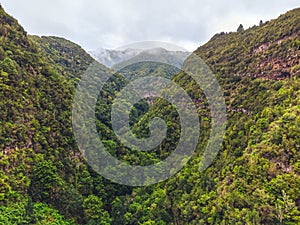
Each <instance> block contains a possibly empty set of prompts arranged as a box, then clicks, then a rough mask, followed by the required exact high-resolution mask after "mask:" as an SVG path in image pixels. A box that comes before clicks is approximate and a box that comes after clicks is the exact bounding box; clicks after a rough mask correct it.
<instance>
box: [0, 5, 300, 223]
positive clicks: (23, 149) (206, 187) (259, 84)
mask: <svg viewBox="0 0 300 225" xmlns="http://www.w3.org/2000/svg"><path fill="white" fill-rule="evenodd" d="M299 21H300V9H295V10H292V11H290V12H288V13H286V14H284V15H282V16H280V17H279V18H278V19H276V20H273V21H270V22H267V23H265V24H263V25H262V26H260V27H254V28H251V29H249V30H245V31H239V32H236V33H230V34H219V35H216V36H215V37H213V38H212V39H211V40H210V41H209V42H208V43H207V44H205V45H203V46H201V47H199V48H198V49H197V50H196V51H195V53H196V54H198V55H199V56H200V57H202V58H203V60H205V62H206V63H207V64H208V65H209V66H210V67H211V69H212V70H213V71H214V72H215V74H216V76H217V79H218V81H219V83H220V85H221V86H222V89H223V92H224V96H225V100H226V104H227V112H228V124H227V130H226V135H225V137H224V143H223V146H222V149H221V151H220V153H219V155H218V157H217V158H216V159H215V160H214V162H213V164H212V165H211V166H210V167H209V168H208V169H207V170H206V171H205V172H199V164H200V161H201V157H202V156H201V153H202V150H203V147H204V146H205V145H206V142H207V137H208V135H209V131H210V114H209V107H208V104H207V101H206V99H205V96H204V95H203V93H202V92H201V91H199V87H198V86H197V85H196V83H195V81H193V80H192V79H191V78H190V77H189V76H188V75H187V74H185V73H184V72H180V73H178V74H177V75H176V76H174V77H173V81H174V82H176V83H177V84H178V85H180V86H181V87H183V88H184V89H185V90H186V91H187V93H188V94H189V95H190V96H191V97H192V98H193V99H194V101H195V103H196V106H197V110H198V112H199V117H200V121H201V124H200V126H201V128H202V129H201V139H200V143H199V145H198V147H197V150H196V152H195V154H194V156H193V157H192V159H191V161H190V162H189V163H188V165H187V166H185V167H184V168H183V170H181V171H180V172H179V173H177V174H176V175H175V176H174V177H172V178H170V179H169V180H167V181H165V182H161V183H159V184H156V185H152V186H149V187H143V188H129V187H125V186H123V185H118V184H113V183H111V182H109V181H107V180H105V179H104V178H102V177H101V176H100V175H98V174H96V173H95V172H94V171H93V170H92V169H91V168H89V166H88V165H87V164H86V163H85V162H84V160H83V159H82V157H81V155H80V154H79V151H78V149H77V147H76V143H75V138H74V135H73V133H72V128H71V127H72V126H71V105H72V98H73V93H74V85H76V84H77V83H78V81H79V78H80V76H81V75H82V74H83V73H84V72H85V71H86V69H87V68H88V67H89V65H90V63H91V62H93V60H92V58H91V57H90V56H89V55H88V54H87V53H85V52H84V51H83V50H82V49H81V48H80V47H79V46H78V45H75V44H73V43H71V42H69V41H67V40H64V39H61V38H56V37H42V38H40V37H35V36H28V35H27V34H26V32H25V31H24V29H23V28H22V27H21V26H20V25H18V23H17V21H16V20H14V19H13V18H12V17H10V16H9V15H7V14H6V13H5V12H4V10H3V9H2V8H0V23H1V25H0V44H1V45H0V85H1V89H0V105H1V109H3V110H2V113H1V115H0V149H1V152H0V168H1V170H0V223H4V224H144V225H146V224H299V223H300V196H299V193H300V177H299V175H300V151H299V150H300V134H299V125H300V121H299V115H300V108H299V103H300V89H299V87H300V80H299V54H300V53H299V40H300V34H299ZM145 65H146V64H143V65H135V69H136V70H137V72H136V73H134V74H129V76H130V79H131V78H132V77H135V76H137V77H139V76H141V77H143V76H146V75H149V74H151V72H156V71H158V73H162V70H160V69H157V68H155V69H154V70H153V71H150V70H146V69H145ZM150 67H151V65H150ZM101 68H102V67H101ZM103 68H104V67H103ZM167 69H168V68H167ZM167 71H169V70H167ZM288 74H289V75H288ZM96 78H97V77H95V79H96ZM127 83H128V80H127V79H126V78H124V77H122V76H121V75H119V74H115V76H114V77H112V79H111V80H110V81H109V82H108V83H107V85H106V87H105V88H104V89H103V90H102V92H101V93H100V97H99V101H98V103H97V108H96V116H97V119H98V120H97V121H96V124H97V128H98V130H99V131H101V134H102V135H103V136H102V138H103V142H104V143H105V145H106V147H107V148H108V149H109V150H110V152H111V153H112V154H113V155H114V156H116V157H119V158H120V159H122V160H124V161H127V162H129V163H132V164H135V163H136V164H142V165H143V164H148V163H153V162H156V161H158V160H160V159H162V158H165V157H167V156H168V155H169V154H170V152H171V151H172V149H174V146H176V144H177V137H178V134H179V133H180V121H179V119H178V113H176V109H175V108H174V107H173V106H172V105H171V104H169V103H168V102H166V101H164V100H162V99H157V100H156V101H154V102H153V104H152V105H150V106H148V105H147V104H145V101H144V102H140V104H139V105H138V107H136V108H137V109H138V110H135V109H133V110H132V115H133V116H132V117H133V118H132V119H133V122H132V124H131V125H132V130H133V131H134V132H136V134H137V135H138V136H142V137H143V136H147V135H148V131H149V129H148V123H147V122H148V121H149V120H150V119H151V118H153V116H156V115H159V116H161V117H162V118H164V119H165V120H166V121H167V124H168V126H169V127H170V128H171V129H170V133H169V136H168V137H167V139H166V140H164V142H163V143H162V146H159V147H158V148H156V149H155V150H154V151H152V152H150V153H144V152H133V154H132V152H131V154H128V152H129V151H128V149H127V148H125V147H124V146H122V145H121V144H120V143H119V142H118V140H117V138H116V137H115V135H114V134H113V132H112V130H111V122H110V114H109V111H110V107H111V104H112V100H113V99H114V98H115V97H116V95H117V92H118V91H119V90H120V89H121V88H122V87H124V86H125V85H126V84H127ZM118 145H120V146H118ZM115 146H118V148H116V147H115Z"/></svg>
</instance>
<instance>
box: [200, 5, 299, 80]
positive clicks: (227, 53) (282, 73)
mask: <svg viewBox="0 0 300 225" xmlns="http://www.w3.org/2000/svg"><path fill="white" fill-rule="evenodd" d="M299 14H300V9H299V8H298V9H294V10H292V11H290V12H288V13H286V14H284V15H281V16H280V17H279V18H278V19H275V20H271V21H269V22H265V23H263V24H261V25H260V26H254V27H252V28H250V29H248V30H246V31H239V32H231V33H226V34H225V33H224V32H223V33H220V34H217V35H215V36H214V37H213V38H212V39H211V41H209V42H208V43H207V44H205V45H203V46H201V47H200V48H198V49H197V51H196V52H197V54H199V55H200V56H201V57H202V58H204V59H206V61H207V63H208V64H209V65H210V66H211V67H212V68H213V69H214V72H216V73H222V74H230V75H236V76H249V77H253V78H265V79H276V80H278V79H285V78H289V77H294V76H298V75H299V72H300V70H299V69H300V68H299V66H298V65H299V60H300V55H299V50H300V37H299V30H300V23H299Z"/></svg>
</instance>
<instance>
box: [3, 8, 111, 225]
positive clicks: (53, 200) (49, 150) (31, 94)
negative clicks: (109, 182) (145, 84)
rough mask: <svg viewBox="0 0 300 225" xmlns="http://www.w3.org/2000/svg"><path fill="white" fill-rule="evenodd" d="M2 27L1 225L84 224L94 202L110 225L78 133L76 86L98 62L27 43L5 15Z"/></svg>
mask: <svg viewBox="0 0 300 225" xmlns="http://www.w3.org/2000/svg"><path fill="white" fill-rule="evenodd" d="M0 24H1V26H0V30H1V35H0V43H1V44H0V46H1V47H0V52H1V54H0V55H1V56H0V72H1V73H0V85H1V91H0V99H1V100H0V105H1V109H2V113H1V117H0V149H1V152H0V168H1V169H0V223H1V224H73V223H75V222H77V223H80V224H83V223H87V221H89V219H90V217H92V216H91V215H90V214H89V213H88V212H87V211H88V210H89V207H91V206H90V202H95V204H97V207H98V208H97V210H98V212H103V216H101V215H99V216H98V217H97V218H99V219H101V220H102V221H106V220H107V221H109V216H108V213H107V212H105V209H104V206H103V202H102V200H101V198H105V195H106V194H103V191H104V192H105V190H104V189H103V188H102V187H103V186H104V184H103V182H102V178H101V177H99V176H98V175H97V174H95V175H94V176H93V179H92V178H91V174H90V171H89V170H88V167H87V165H86V164H84V163H83V160H82V158H81V157H80V154H79V152H78V150H77V147H76V145H75V140H74V137H73V134H72V130H71V127H72V126H71V104H72V93H73V92H74V84H75V83H77V82H78V78H79V77H80V75H81V74H82V73H84V71H85V70H86V69H87V67H88V65H89V63H90V62H92V58H91V57H90V56H89V55H88V54H87V53H85V52H84V51H83V50H82V49H81V48H80V47H79V46H77V45H75V44H73V43H71V42H68V41H66V40H63V39H59V38H52V37H49V38H45V37H44V38H38V37H31V36H28V35H27V34H26V32H25V31H24V30H23V28H22V27H21V26H20V25H19V24H18V23H17V21H16V20H15V19H13V18H12V17H10V16H9V15H7V14H6V13H5V12H4V10H3V9H2V8H0ZM108 188H109V187H108ZM110 189H111V188H110ZM94 194H95V195H94ZM98 196H101V198H100V197H98ZM62 214H63V215H64V217H65V218H64V217H63V216H62ZM100 216H101V217H100ZM93 218H94V217H93ZM94 219H95V218H94Z"/></svg>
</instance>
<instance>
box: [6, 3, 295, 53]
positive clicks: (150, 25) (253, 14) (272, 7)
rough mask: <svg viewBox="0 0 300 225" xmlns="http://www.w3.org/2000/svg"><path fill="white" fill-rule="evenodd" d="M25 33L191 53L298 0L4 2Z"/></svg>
mask: <svg viewBox="0 0 300 225" xmlns="http://www.w3.org/2000/svg"><path fill="white" fill-rule="evenodd" d="M2 5H3V7H4V8H5V9H6V10H7V11H8V12H9V13H10V14H12V15H13V16H14V17H15V18H17V19H18V20H19V22H20V23H21V24H22V25H23V26H24V27H25V29H26V30H28V32H29V33H32V34H39V35H58V36H63V37H66V38H68V39H70V40H72V41H75V42H77V43H79V44H81V45H82V46H83V47H84V48H86V49H88V50H91V49H96V48H98V47H106V48H114V47H118V46H121V45H124V44H128V43H132V42H135V41H145V40H157V41H170V42H171V43H174V44H177V45H181V46H182V47H184V48H187V49H189V50H194V49H195V48H196V47H197V46H199V45H200V44H202V43H204V42H206V41H207V40H208V39H209V38H210V37H211V36H213V35H214V34H215V33H217V32H221V31H235V30H236V28H237V27H238V25H239V24H240V23H242V24H244V26H245V27H249V26H253V25H254V24H258V22H259V20H261V19H262V20H264V21H265V20H269V19H271V18H276V17H277V16H279V14H281V13H284V12H285V11H287V10H289V9H292V8H296V7H297V6H298V5H299V3H298V0H289V1H282V0H265V1H258V0H251V1H250V0H245V1H240V0H227V1H224V0H215V1H209V0H202V1H199V0H173V1H168V0H152V1H146V0H126V1H124V0H110V1H106V0H105V1H104V0H63V1H61V0H52V1H46V0H26V1H23V0H14V1H11V0H2Z"/></svg>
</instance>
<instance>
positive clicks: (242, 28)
mask: <svg viewBox="0 0 300 225" xmlns="http://www.w3.org/2000/svg"><path fill="white" fill-rule="evenodd" d="M243 31H244V26H243V25H242V24H240V26H239V27H238V29H237V32H243Z"/></svg>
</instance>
